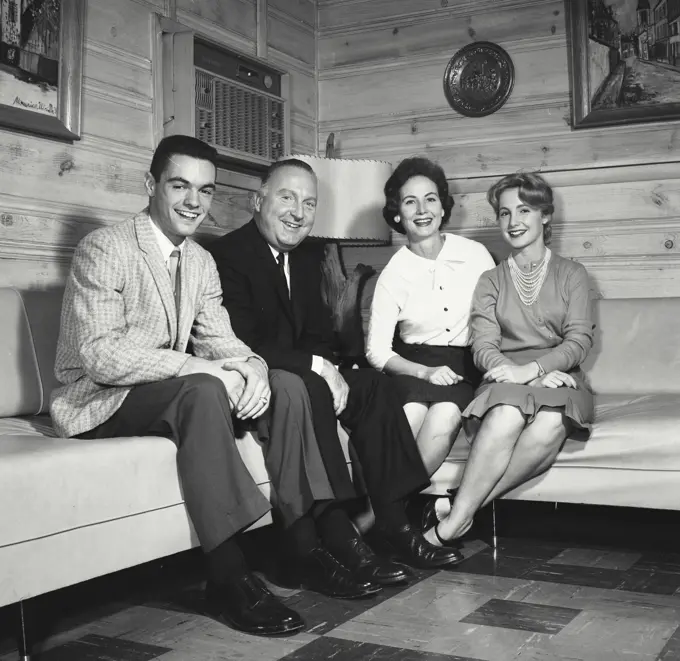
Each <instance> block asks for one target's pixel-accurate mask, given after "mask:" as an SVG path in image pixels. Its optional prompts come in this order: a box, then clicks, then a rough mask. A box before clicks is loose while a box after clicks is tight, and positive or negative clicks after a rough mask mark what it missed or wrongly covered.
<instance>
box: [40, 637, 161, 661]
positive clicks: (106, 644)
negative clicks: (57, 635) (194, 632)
mask: <svg viewBox="0 0 680 661" xmlns="http://www.w3.org/2000/svg"><path fill="white" fill-rule="evenodd" d="M170 651H171V650H170V649H169V648H167V647H159V646H158V645H147V644H146V643H137V642H135V641H133V640H124V639H123V638H110V637H108V636H97V635H88V636H84V637H83V638H79V639H78V640H72V641H70V642H68V643H65V644H64V645H59V646H58V647H54V648H52V649H51V650H49V651H47V652H45V653H44V654H41V655H40V659H41V661H150V659H157V658H158V657H159V656H162V655H163V654H165V653H167V652H170Z"/></svg>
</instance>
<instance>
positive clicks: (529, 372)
mask: <svg viewBox="0 0 680 661" xmlns="http://www.w3.org/2000/svg"><path fill="white" fill-rule="evenodd" d="M537 376H538V365H537V364H536V363H533V362H532V363H527V364H526V365H515V364H514V363H512V364H506V365H499V366H498V367H494V368H492V369H490V370H489V371H488V372H487V373H486V374H485V375H484V381H495V382H496V383H519V384H522V385H523V384H525V383H529V382H530V381H533V380H534V379H536V377H537Z"/></svg>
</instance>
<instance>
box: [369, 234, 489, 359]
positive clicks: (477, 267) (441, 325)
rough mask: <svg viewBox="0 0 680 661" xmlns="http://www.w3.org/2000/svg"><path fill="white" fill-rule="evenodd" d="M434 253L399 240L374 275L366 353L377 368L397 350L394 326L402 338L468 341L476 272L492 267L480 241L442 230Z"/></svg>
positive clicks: (451, 343) (414, 341)
mask: <svg viewBox="0 0 680 661" xmlns="http://www.w3.org/2000/svg"><path fill="white" fill-rule="evenodd" d="M444 239H445V240H444V245H443V247H442V249H441V251H440V253H439V255H437V258H436V259H425V258H424V257H419V256H418V255H416V254H415V253H413V252H411V250H409V248H408V247H406V246H404V247H402V248H401V249H400V250H398V251H397V252H396V253H395V254H394V256H393V257H392V259H390V261H389V262H388V264H387V266H386V267H385V268H384V269H383V272H382V273H381V274H380V277H379V278H378V282H377V283H376V286H375V294H374V295H373V302H372V304H371V319H370V323H369V327H368V340H367V343H366V358H367V359H368V362H369V363H370V364H371V365H372V366H373V367H375V368H376V369H378V370H382V369H383V368H384V367H385V364H386V363H387V361H388V360H390V358H392V357H394V356H396V355H398V354H397V353H396V352H395V351H394V350H393V349H392V339H393V337H394V329H395V327H396V326H397V324H398V325H399V334H400V336H401V339H402V340H403V341H404V342H405V343H406V344H430V345H435V346H446V345H449V346H458V347H462V346H467V345H468V344H469V328H468V325H469V320H470V305H471V303H472V294H473V293H474V290H475V286H476V285H477V281H478V280H479V276H480V275H481V274H482V273H484V271H488V270H490V269H493V268H495V266H496V265H495V263H494V261H493V258H492V257H491V255H490V254H489V252H488V250H487V249H486V248H485V247H484V246H483V245H482V244H481V243H479V242H477V241H472V240H471V239H466V238H463V237H461V236H456V235H455V234H445V235H444Z"/></svg>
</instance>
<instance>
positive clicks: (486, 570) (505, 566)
mask: <svg viewBox="0 0 680 661" xmlns="http://www.w3.org/2000/svg"><path fill="white" fill-rule="evenodd" d="M543 564H544V560H543V559H536V558H528V557H513V556H511V555H508V554H506V553H496V554H495V555H494V553H493V551H492V550H490V549H487V550H484V551H480V552H479V553H476V554H475V555H473V556H472V557H471V558H468V559H467V560H463V562H461V563H459V564H457V565H454V566H453V567H452V568H451V570H449V571H458V572H463V573H465V574H483V575H485V576H500V577H502V578H522V577H524V576H525V575H526V574H528V573H529V572H531V571H532V570H534V569H535V568H537V567H541V566H542V565H543Z"/></svg>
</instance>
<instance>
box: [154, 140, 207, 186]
mask: <svg viewBox="0 0 680 661" xmlns="http://www.w3.org/2000/svg"><path fill="white" fill-rule="evenodd" d="M172 156H192V157H193V158H198V159H200V160H202V161H210V162H211V163H212V164H213V165H214V166H215V168H217V150H216V149H215V148H214V147H211V146H210V145H209V144H208V143H206V142H203V140H199V139H198V138H192V137H191V136H190V135H168V136H166V137H165V138H163V139H162V140H161V141H160V142H159V143H158V147H156V151H155V152H154V153H153V158H152V159H151V166H150V167H149V172H151V176H152V177H153V178H154V179H155V180H156V181H160V180H161V175H162V174H163V172H165V168H167V167H168V162H169V161H170V158H171V157H172Z"/></svg>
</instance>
